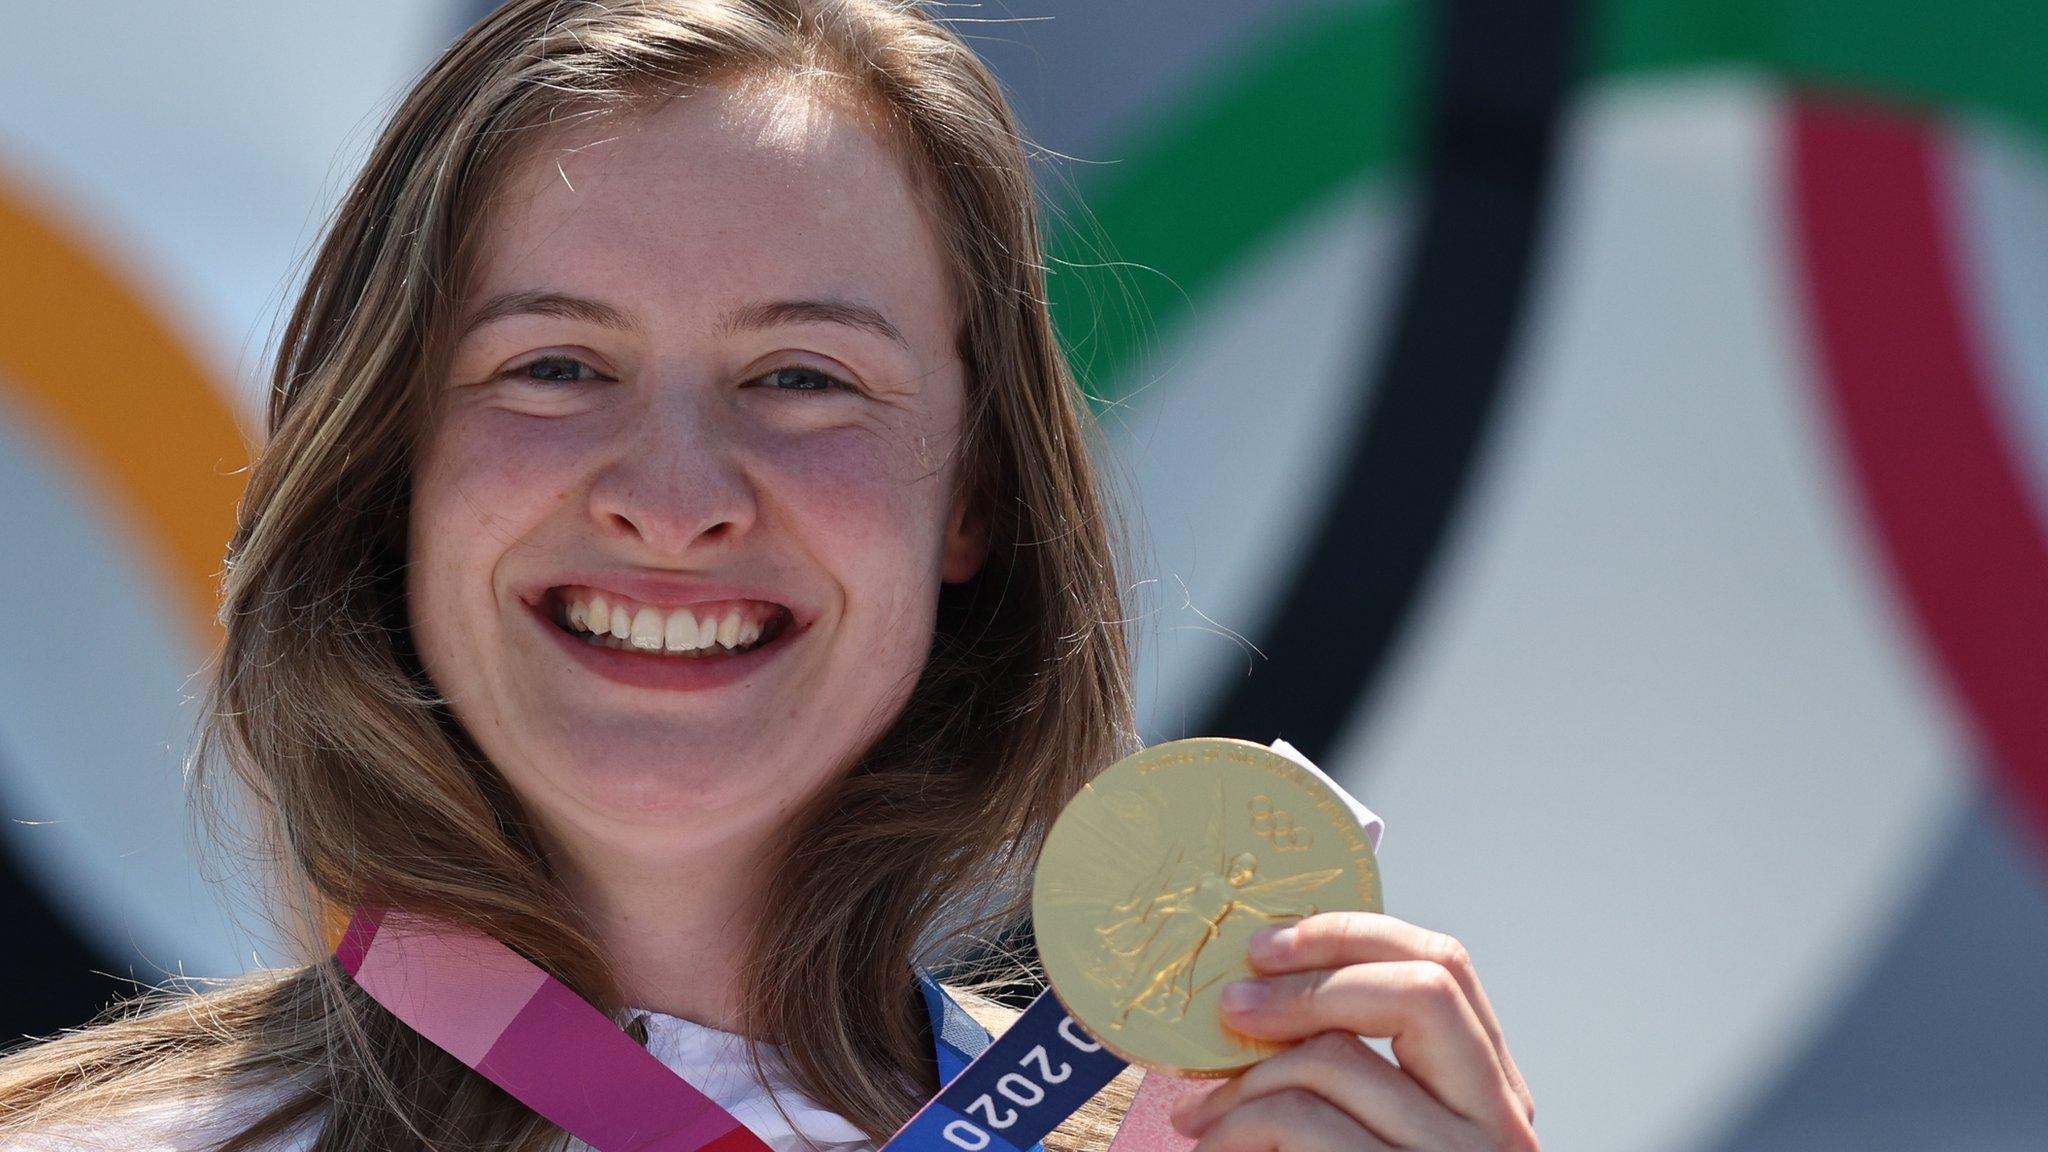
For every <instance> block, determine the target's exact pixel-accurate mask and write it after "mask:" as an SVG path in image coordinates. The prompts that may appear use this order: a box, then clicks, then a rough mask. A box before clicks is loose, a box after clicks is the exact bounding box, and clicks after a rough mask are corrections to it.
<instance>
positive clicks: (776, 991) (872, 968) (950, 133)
mask: <svg viewBox="0 0 2048 1152" xmlns="http://www.w3.org/2000/svg"><path fill="white" fill-rule="evenodd" d="M1033 211H1034V205H1033V200H1032V194H1031V188H1030V182H1029V179H1028V176H1027V173H1026V166H1025V157H1024V153H1023V150H1022V147H1021V145H1020V143H1019V136H1018V132H1017V128H1016V125H1015V124H1014V122H1013V119H1012V117H1011V114H1010V112H1009V110H1008V108H1007V107H1006V105H1005V104H1004V102H1003V100H1002V98H1001V96H1000V94H999V92H998V89H997V87H996V84H995V82H994V80H993V78H992V77H991V76H990V75H989V74H988V72H987V70H986V68H985V67H984V66H983V65H982V64H981V62H980V61H979V60H978V59H976V58H975V56H974V55H973V53H972V52H971V51H969V50H968V49H966V48H965V47H964V46H963V45H962V44H961V42H960V41H959V40H958V38H957V37H955V36H954V35H953V34H952V33H951V32H950V31H948V30H947V29H945V28H944V27H943V26H942V25H940V24H938V23H937V22H935V21H933V20H932V19H930V18H929V17H928V16H926V15H925V14H924V13H923V12H922V11H921V10H919V9H918V8H916V7H914V6H910V5H901V4H883V3H867V2H862V0H846V2H817V3H809V2H804V3H794V2H770V0H675V2H668V3H659V2H614V3H586V4H576V5H562V4H558V3H554V2H552V0H531V2H514V3H510V4H507V5H505V6H504V7H502V8H501V9H500V10H498V11H497V12H495V13H493V14H492V15H491V16H490V17H489V18H487V19H486V20H485V21H484V22H482V23H481V24H479V25H478V26H477V27H475V28H473V29H471V30H470V31H469V32H468V33H467V34H466V35H464V36H463V37H462V38H461V39H460V40H459V41H458V42H457V43H456V44H454V45H453V46H451V47H450V48H449V49H448V51H447V52H446V53H444V55H443V56H442V58H441V59H440V60H439V61H438V62H436V64H435V65H434V66H433V67H432V68H431V69H430V70H429V71H428V72H427V74H426V75H425V76H424V77H423V78H422V79H421V80H420V81H419V83H418V84H417V86H416V87H415V88H414V90H413V91H412V93H411V94H410V95H409V96H408V98H407V99H406V101H405V102H404V104H403V105H402V106H401V107H400V109H399V110H398V112H397V114H396V115H395V117H394V118H393V120H392V122H391V123H390V124H389V125H388V127H387V128H386V130H385V131H384V133H383V135H382V137H381V139H380V140H379V142H378V144H377V146H376V147H375V149H374V150H373V153H372V155H371V157H370V160H369V162H368V164H367V166H366V168H365V170H364V171H363V173H362V175H361V176H360V177H359V178H358V180H357V181H356V183H355V185H354V187H353V188H352V189H351V191H350V192H349V194H348V196H347V198H346V200H345V202H344V204H343V206H342V208H341V209H340V211H339V214H338V216H337V218H336V219H335V221H334V222H333V224H332V226H331V228H330V229H329V231H328V233H327V236H326V238H325V240H324V242H323V244H322V245H321V248H320V251H319V253H318V256H317V258H316V260H315V262H314V264H313V268H312V272H311V275H310V277H309V279H308V282H307V284H306V287H305V289H304V291H303V293H302V295H301V297H300V299H299V302H298V305H297V307H296V308H295V309H294V311H293V314H292V317H291V320H290V323H289V326H288V328H287V330H286V332H285V335H284V339H283V341H282V345H281V348H280V352H279V356H278V361H277V366H276V370H275V388H274V391H273V393H272V404H271V408H270V412H269V441H268V444H267V446H266V449H265V451H264V453H263V456H262V459H261V461H260V462H259V464H258V466H257V468H256V469H255V471H254V473H253V474H252V476H251V478H250V484H249V488H248V493H247V497H246V499H245V500H244V502H243V504H242V506H241V509H240V522H239V524H238V526H237V530H236V533H235V536H234V539H233V540H232V542H231V564H230V571H229V576H228V581H227V585H226V588H225V593H224V603H223V606H222V611H221V618H222V621H223V623H224V625H225V627H226V629H227V643H226V648H225V650H224V653H223V657H222V661H221V666H220V671H219V675H218V677H217V679H216V682H215V683H214V685H213V689H212V695H211V698H210V704H211V707H210V710H209V714H210V716H211V717H212V719H211V720H210V722H209V727H208V730H207V732H206V737H205V741H204V746H203V748H202V753H201V755H202V761H201V763H200V768H201V769H202V773H203V774H202V780H203V781H205V780H210V781H212V782H213V783H216V784H230V783H239V784H241V785H243V786H245V790H246V792H247V794H248V797H249V798H250V799H251V800H253V802H254V806H255V808H256V809H257V811H258V812H259V813H261V814H262V815H264V816H265V817H267V818H268V823H269V828H270V840H271V843H272V845H273V847H274V848H275V851H276V856H277V859H278V863H279V865H280V866H281V867H282V869H283V870H284V871H285V872H286V874H287V876H286V882H285V883H284V884H282V885H281V888H282V890H284V891H287V892H304V893H306V894H307V895H308V898H307V899H306V900H305V901H304V905H305V906H304V907H303V908H301V909H299V911H300V913H301V917H300V919H301V920H303V921H304V923H305V925H306V927H305V936H306V946H307V948H308V950H309V953H310V955H312V956H317V955H321V954H323V953H324V952H325V951H326V950H327V949H328V948H329V947H330V946H331V944H332V941H331V938H328V937H326V936H325V931H326V928H325V925H327V924H328V923H330V922H331V921H330V920H329V917H331V915H332V910H334V909H351V908H395V909H403V910H405V911H406V912H408V913H410V914H416V915H419V916H424V917H431V918H433V919H435V920H436V921H438V922H441V923H444V924H447V925H452V926H456V927H459V928H461V929H464V930H468V931H472V932H475V933H478V934H481V935H483V936H487V937H490V938H494V939H496V940H498V941H502V942H503V943H504V944H506V945H509V946H510V947H511V948H512V949H514V950H515V951H516V952H517V953H518V954H520V955H522V956H524V957H526V958H528V959H530V960H532V961H533V962H534V963H535V964H537V965H538V966H539V967H540V968H541V969H542V970H543V971H545V972H546V973H548V974H550V975H552V976H554V977H556V978H558V979H559V980H560V981H562V983H563V984H564V985H565V986H566V987H567V988H569V989H571V990H573V992H574V993H576V994H578V995H579V996H580V997H581V998H583V999H584V1000H587V1001H588V1002H590V1003H592V1004H595V1005H597V1006H599V1007H600V1008H601V1009H603V1010H605V1011H607V1012H609V1013H611V1014H613V1015H614V1018H615V1019H620V1020H631V1021H634V1022H636V1027H637V1028H638V1029H639V1032H640V1034H641V1035H644V1036H646V1037H647V1039H648V1044H649V1050H650V1051H653V1052H655V1053H656V1054H657V1055H660V1056H662V1057H663V1058H664V1059H665V1060H668V1061H670V1062H671V1063H672V1065H676V1066H678V1070H682V1069H681V1068H680V1064H682V1063H686V1062H687V1061H686V1059H685V1057H686V1054H687V1053H688V1052H690V1051H698V1050H710V1049H715V1048H718V1047H719V1045H720V1044H721V1043H723V1041H722V1040H721V1039H720V1038H725V1039H734V1038H736V1037H737V1036H739V1035H744V1036H747V1037H751V1038H752V1039H753V1040H755V1041H756V1043H754V1044H752V1045H748V1046H746V1056H745V1058H744V1059H742V1060H741V1063H742V1064H743V1065H748V1066H751V1067H753V1068H754V1069H755V1071H756V1072H757V1073H759V1074H760V1075H757V1076H755V1077H752V1078H742V1079H743V1080H745V1081H746V1083H744V1084H740V1083H739V1082H734V1084H733V1085H728V1087H729V1088H730V1089H731V1091H730V1092H729V1093H728V1097H727V1098H722V1099H721V1100H720V1101H719V1102H720V1103H722V1104H724V1105H726V1106H727V1107H728V1108H730V1109H732V1110H733V1111H734V1112H735V1113H736V1114H740V1115H748V1116H756V1117H758V1116H766V1117H769V1118H771V1119H770V1120H766V1121H763V1123H765V1124H766V1132H765V1137H766V1138H767V1139H769V1140H770V1141H771V1143H774V1144H776V1145H777V1146H778V1147H794V1146H800V1145H804V1144H807V1143H808V1144H820V1145H827V1146H829V1145H832V1144H835V1143H836V1144H846V1145H865V1144H866V1143H867V1142H868V1141H869V1140H872V1139H876V1138H879V1137H881V1136H884V1135H886V1134H887V1133H888V1132H890V1131H892V1130H893V1129H894V1128H895V1127H896V1126H897V1125H898V1124H899V1123H900V1122H901V1121H902V1120H903V1119H904V1118H905V1117H907V1116H908V1114H909V1113H910V1111H911V1110H912V1109H913V1108H914V1106H915V1105H916V1104H917V1103H919V1102H920V1101H921V1100H922V1099H923V1098H924V1097H925V1096H927V1095H929V1094H930V1092H931V1091H932V1090H933V1088H935V1087H936V1078H937V1075H938V1070H937V1068H936V1067H935V1065H934V1047H933V1034H932V1032H931V1030H930V1029H931V1027H932V1026H936V1025H937V1024H938V1023H939V1021H938V1020H936V1019H934V1020H931V1021H928V1020H927V1015H928V1008H929V1009H930V1013H929V1014H937V1015H945V1014H948V1013H951V1012H955V1011H957V1008H956V1007H954V1006H952V1005H950V1004H945V1003H941V1002H929V1003H928V1002H927V1001H926V1000H925V999H924V993H925V992H927V991H929V990H930V989H931V988H935V987H936V986H935V985H927V984H922V983H921V977H920V975H919V971H920V968H919V966H920V965H922V964H926V963H930V962H932V961H933V960H935V959H936V958H937V957H938V956H940V955H941V954H942V953H943V952H944V950H945V949H946V948H947V947H949V946H951V945H952V944H953V942H955V941H958V940H960V939H962V933H963V932H966V931H968V930H969V929H970V928H971V927H972V926H973V925H976V924H980V925H982V926H983V928H984V930H986V931H988V932H994V931H997V930H999V929H1000V928H1001V926H1002V925H1004V924H1006V923H1008V922H1010V921H1011V920H1012V919H1013V918H1014V916H1015V914H1016V911H1017V908H1018V906H1019V900H1020V896H1021V886H1020V885H1019V884H1018V880H1019V877H1020V872H1021V870H1022V868H1023V867H1025V866H1026V865H1028V863H1029V861H1030V860H1031V859H1032V857H1033V855H1034V853H1035V850H1036V846H1037V844H1038V843H1039V841H1040V839H1041V838H1042V836H1043V833H1044V830H1045V827H1046V826H1047V824H1048V823H1049V821H1050V819H1051V817H1052V815H1053V814H1054V813H1055V812H1056V811H1057V810H1058V808H1059V806H1060V805H1061V804H1062V803H1063V802H1064V800H1065V799H1066V798H1067V796H1069V795H1071V794H1072V793H1073V791H1074V790H1075V789H1076V788H1078V787H1079V785H1080V783H1081V782H1082V781H1083V780H1085V779H1086V778H1087V776H1088V775H1089V774H1090V773H1091V772H1092V771H1094V770H1095V769H1097V768H1099V767H1101V766H1102V765H1103V764H1105V763H1107V762H1108V761H1109V760H1111V759H1114V758H1115V757H1116V756H1118V755H1120V754H1122V753H1124V752H1127V751H1129V750H1130V748H1131V746H1132V739H1133V738H1132V735H1131V720H1130V715H1129V703H1128V690H1127V684H1126V675H1127V671H1126V670H1127V655H1126V651H1125V639H1124V635H1123V632H1122V630H1121V628H1122V626H1121V621H1122V619H1123V612H1122V611H1121V609H1120V607H1119V603H1118V595H1117V591H1118V583H1117V578H1116V574H1115V567H1114V563H1113V552H1112V549H1111V542H1110V537H1109V533H1108V527H1107V520H1106V517H1105V512H1104V509H1103V507H1102V506H1101V504H1100V502H1099V498H1098V496H1097V493H1096V490H1095V486H1094V482H1093V477H1092V472H1091V468H1090V464H1089V461H1088V455H1087V448H1086V443H1085V438H1086V432H1085V425H1084V413H1083V410H1082V408H1081V406H1080V403H1079V399H1078V395H1077V392H1076V389H1075V387H1074V385H1073V382H1072V380H1071V378H1070V376H1069V374H1068V370H1067V368H1066V365H1065V362H1064V360H1063V359H1062V357H1061V356H1060V354H1059V351H1058V349H1057V346H1056V344H1055V341H1054V338H1053V334H1052V328H1051V323H1050V320H1049V318H1048V316H1047V314H1046V311H1045V307H1044V304H1043V300H1044V296H1045V293H1044V284H1043V277H1042V269H1041V268H1040V266H1039V263H1038V257H1037V254H1038V252H1039V237H1038V232H1037V226H1036V222H1035V220H1034V217H1033ZM1055 540H1056V541H1058V542H1059V545H1058V546H1057V547H1047V546H1044V543H1043V542H1046V541H1055ZM223 770H225V775H224V774H223ZM309 959H310V956H309ZM664 1038H666V1039H664ZM721 1059H722V1060H723V1062H724V1063H730V1057H725V1058H721ZM721 1066H722V1064H721ZM714 1079H716V1077H714ZM764 1102H765V1104H766V1105H768V1106H767V1107H766V1108H765V1111H763V1108H762V1104H763V1103H764ZM0 1104H4V1106H5V1108H6V1111H5V1113H4V1114H0V1132H6V1133H21V1134H25V1135H26V1134H33V1133H42V1134H44V1135H42V1136H39V1137H34V1139H37V1140H43V1141H49V1140H59V1139H73V1140H76V1141H79V1142H81V1143H89V1142H92V1141H101V1142H113V1143H120V1142H122V1141H128V1142H130V1143H134V1144H136V1145H137V1146H143V1147H179V1148H201V1147H213V1146H216V1145H220V1146H223V1147H233V1148H256V1147H273V1146H274V1147H318V1148H323V1149H324V1148H335V1149H340V1148H349V1149H360V1148H408V1147H416V1146H419V1145H420V1144H421V1142H422V1141H431V1143H432V1145H433V1146H434V1147H436V1148H485V1147H490V1148H504V1147H536V1148H537V1147H546V1146H550V1145H552V1144H554V1143H557V1142H559V1141H560V1140H561V1139H562V1138H563V1134H562V1132H561V1131H560V1130H559V1129H557V1128H556V1127H555V1126H554V1125H552V1124H550V1123H548V1122H547V1121H546V1120H544V1119H542V1118H541V1117H539V1116H538V1115H536V1114H535V1113H534V1112H533V1111H531V1110H529V1109H528V1108H527V1107H526V1106H524V1105H522V1104H521V1103H520V1102H519V1101H517V1100H515V1099H512V1098H511V1097H509V1096H507V1095H506V1094H505V1093H503V1092H501V1091H499V1090H498V1089H497V1088H495V1087H493V1086H492V1084H491V1083H489V1082H487V1081H486V1080H485V1079H484V1078H482V1077H481V1076H479V1074H478V1073H476V1072H474V1071H472V1070H471V1069H470V1068H469V1067H466V1066H465V1065H464V1064H463V1063H461V1062H460V1061H458V1060H457V1059H456V1058H455V1057H454V1056H451V1055H450V1054H449V1053H447V1052H444V1051H442V1050H440V1049H438V1048H436V1047H434V1046H432V1045H429V1044H426V1043H424V1042H423V1041H422V1040H421V1038H420V1037H419V1035H417V1034H415V1033H414V1032H412V1031H411V1030H410V1029H409V1028H408V1027H407V1026H406V1025H405V1024H403V1023H401V1022H400V1021H399V1020H398V1019H396V1018H395V1017H394V1016H393V1015H392V1014H391V1013H390V1012H388V1011H387V1010H386V1009H385V1008H383V1007H382V1006H381V1005H380V1004H378V1003H377V1002H376V1001H375V1000H373V999H372V998H371V997H370V996H369V995H368V994H367V993H365V992H364V990H363V988H362V987H361V986H360V985H358V984H357V983H355V982H353V981H351V980H350V979H349V977H348V975H347V974H345V973H344V972H343V971H342V970H341V969H340V968H339V967H338V966H337V965H336V964H335V963H333V962H332V961H331V960H321V961H314V962H309V963H308V964H306V965H305V966H304V967H300V968H295V969H288V970H284V971H278V972H269V973H263V974H260V975H256V976H251V977H249V978H246V979H244V980H242V981H239V982H237V983H234V984H231V985H229V986H227V987H224V988H220V989H217V990H212V991H208V992H205V993H203V994H199V995H183V996H172V997H164V998H160V999H159V1000H157V1001H155V1002H153V1003H151V1004H149V1005H147V1006H145V1007H144V1008H143V1009H142V1010H140V1011H135V1012H131V1013H130V1014H128V1015H127V1016H125V1017H124V1018H122V1019H119V1020H117V1021H115V1022H112V1023H109V1024H105V1025H102V1026H101V1027H99V1028H96V1029H93V1030H88V1031H86V1032H82V1033H79V1034H75V1035H72V1036H69V1037H66V1038H64V1039H61V1040H58V1041H55V1042H53V1043H49V1044H45V1045H42V1046H40V1047H36V1048H32V1049H29V1050H27V1051H25V1052H23V1053H18V1054H16V1055H15V1056H13V1057H10V1058H9V1059H8V1060H7V1061H5V1062H4V1063H0ZM749 1109H752V1111H749ZM775 1117H781V1118H782V1119H781V1120H779V1121H777V1120H774V1119H772V1118H775ZM806 1117H808V1118H810V1119H809V1120H808V1121H806V1120H805V1118H806ZM1102 1119H1103V1116H1102V1114H1098V1115H1097V1116H1096V1129H1097V1130H1099V1129H1100V1123H1101V1121H1102ZM88 1120H91V1121H93V1123H87V1121H88ZM1088 1123H1089V1122H1088V1121H1087V1120H1086V1119H1085V1118H1083V1119H1082V1120H1081V1121H1079V1125H1080V1126H1079V1127H1073V1128H1071V1129H1070V1134H1069V1135H1068V1136H1067V1137H1064V1139H1066V1140H1067V1141H1068V1143H1069V1144H1070V1145H1071V1144H1072V1142H1073V1141H1075V1140H1080V1141H1082V1142H1083V1143H1086V1142H1088V1141H1087V1140H1086V1139H1085V1137H1086V1133H1087V1132H1088V1131H1090V1129H1089V1128H1088ZM109 1125H111V1126H109ZM778 1125H779V1126H778ZM792 1125H794V1126H792ZM778 1133H779V1134H778ZM53 1134H63V1135H61V1136H60V1135H53ZM1060 1139H1061V1138H1056V1139H1055V1141H1054V1142H1055V1143H1059V1141H1060ZM152 1141H154V1142H152ZM1096 1142H1098V1143H1099V1140H1097V1141H1096ZM8 1146H10V1147H12V1146H14V1145H12V1144H10V1145H8ZM23 1146H43V1145H42V1144H33V1143H32V1144H29V1145H23ZM53 1146H69V1145H66V1144H62V1143H60V1144H57V1145H53Z"/></svg>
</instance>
